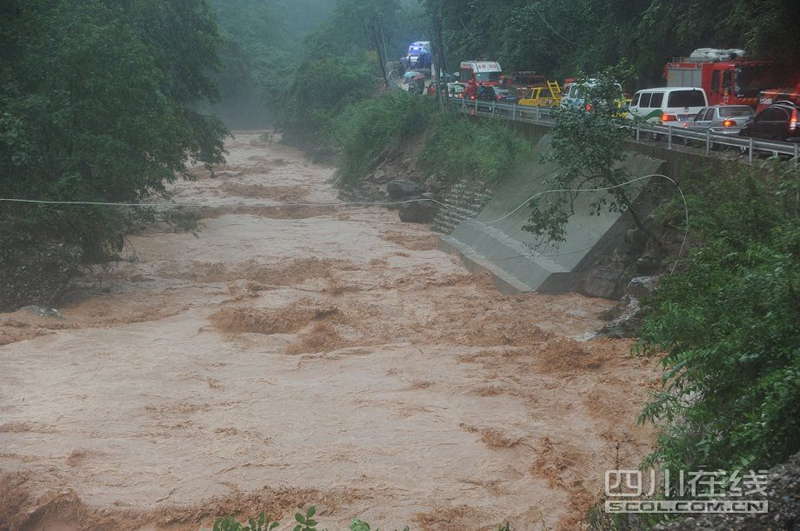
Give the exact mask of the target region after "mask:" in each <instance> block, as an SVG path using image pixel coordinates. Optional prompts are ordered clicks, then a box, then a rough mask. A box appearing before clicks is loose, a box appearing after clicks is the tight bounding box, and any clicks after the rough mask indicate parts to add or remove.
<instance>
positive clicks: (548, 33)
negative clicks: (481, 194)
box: [427, 0, 800, 84]
mask: <svg viewBox="0 0 800 531" xmlns="http://www.w3.org/2000/svg"><path fill="white" fill-rule="evenodd" d="M427 4H428V5H429V6H430V7H431V10H432V12H434V13H435V12H436V11H437V10H439V9H441V13H442V23H443V36H444V41H445V46H446V49H447V52H448V58H449V60H450V64H449V65H448V66H449V68H450V70H454V69H455V68H456V66H457V61H460V60H462V59H475V58H481V57H485V58H491V59H497V60H499V61H500V62H501V64H502V65H503V67H504V69H505V70H508V71H511V70H536V71H539V72H542V73H545V74H548V75H551V76H554V77H565V76H572V75H575V74H576V72H578V71H584V72H586V73H589V74H591V73H595V72H597V71H598V70H599V69H601V68H602V67H604V66H609V65H613V64H616V63H618V62H619V61H620V60H621V59H626V60H628V61H629V62H630V63H632V64H633V65H634V66H635V67H636V71H637V73H638V76H639V82H640V83H641V84H647V83H657V82H658V81H659V80H660V79H661V72H662V69H663V67H664V63H665V62H666V61H667V60H668V59H670V58H671V57H675V56H686V55H688V54H689V53H690V52H691V50H692V49H694V48H699V47H724V48H744V49H746V50H748V51H749V52H750V53H751V54H754V55H757V56H763V57H770V58H773V59H775V60H778V61H783V62H785V63H787V64H788V65H792V66H794V67H795V68H796V67H797V66H798V65H800V47H798V46H796V42H797V24H798V21H800V2H796V1H794V0H755V1H753V0H721V1H719V2H713V3H711V2H707V1H705V0H575V1H571V2H563V1H560V0H537V1H534V2H531V1H529V0H468V1H463V0H427Z"/></svg>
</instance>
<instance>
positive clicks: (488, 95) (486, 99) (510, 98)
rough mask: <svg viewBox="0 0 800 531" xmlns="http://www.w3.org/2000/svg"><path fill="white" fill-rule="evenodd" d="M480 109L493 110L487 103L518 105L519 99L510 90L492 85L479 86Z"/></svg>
mask: <svg viewBox="0 0 800 531" xmlns="http://www.w3.org/2000/svg"><path fill="white" fill-rule="evenodd" d="M478 101H479V102H480V103H479V104H478V107H479V108H481V109H484V110H485V109H491V106H488V105H486V103H504V104H513V103H517V98H516V96H514V94H512V93H511V91H510V90H508V89H505V88H500V87H495V86H491V85H479V86H478Z"/></svg>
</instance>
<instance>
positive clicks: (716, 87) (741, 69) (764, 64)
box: [664, 48, 793, 107]
mask: <svg viewBox="0 0 800 531" xmlns="http://www.w3.org/2000/svg"><path fill="white" fill-rule="evenodd" d="M744 56H745V53H744V50H718V49H713V48H699V49H697V50H695V51H693V52H692V55H690V56H689V57H685V58H676V59H673V60H672V61H671V62H669V63H667V65H666V66H665V67H664V77H665V78H666V79H667V86H668V87H698V88H702V89H704V90H705V92H706V95H707V96H708V104H709V105H717V104H731V105H751V106H753V107H755V106H756V105H758V99H759V93H760V92H761V91H762V90H766V89H773V88H775V87H785V86H791V85H792V84H793V83H792V80H791V79H790V76H787V75H785V74H784V73H783V72H782V71H781V69H780V68H778V67H777V66H776V65H775V63H773V62H771V61H756V60H751V59H746V58H745V57H744Z"/></svg>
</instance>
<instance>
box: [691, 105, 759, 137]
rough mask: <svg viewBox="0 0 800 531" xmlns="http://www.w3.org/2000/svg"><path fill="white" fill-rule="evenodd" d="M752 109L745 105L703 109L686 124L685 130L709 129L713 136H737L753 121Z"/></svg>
mask: <svg viewBox="0 0 800 531" xmlns="http://www.w3.org/2000/svg"><path fill="white" fill-rule="evenodd" d="M754 114H755V113H754V112H753V109H752V107H749V106H747V105H714V106H713V107H704V108H702V109H700V111H699V112H698V113H697V114H696V115H695V117H694V120H692V121H690V122H688V124H687V128H688V129H691V130H693V131H703V132H705V131H706V130H707V129H710V130H711V132H712V133H713V134H715V135H738V134H739V132H740V131H741V130H742V128H743V127H744V126H745V124H746V123H748V122H749V121H750V120H752V119H753V115H754Z"/></svg>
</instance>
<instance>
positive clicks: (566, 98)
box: [559, 79, 627, 117]
mask: <svg viewBox="0 0 800 531" xmlns="http://www.w3.org/2000/svg"><path fill="white" fill-rule="evenodd" d="M596 86H597V80H596V79H587V80H585V81H581V82H574V83H572V84H570V85H569V88H567V86H566V85H565V88H564V92H563V94H562V95H561V101H560V103H559V105H560V107H561V108H562V109H574V110H584V111H593V110H594V107H595V106H596V105H601V106H603V105H604V106H608V107H610V106H612V105H613V106H614V107H616V109H617V111H619V113H620V114H619V116H620V117H624V116H625V114H624V111H625V110H626V108H627V101H626V100H625V96H624V94H623V92H622V85H620V84H619V83H617V84H616V87H617V96H616V98H615V100H614V101H613V102H608V101H590V99H589V93H590V91H591V89H592V88H594V87H596Z"/></svg>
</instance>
